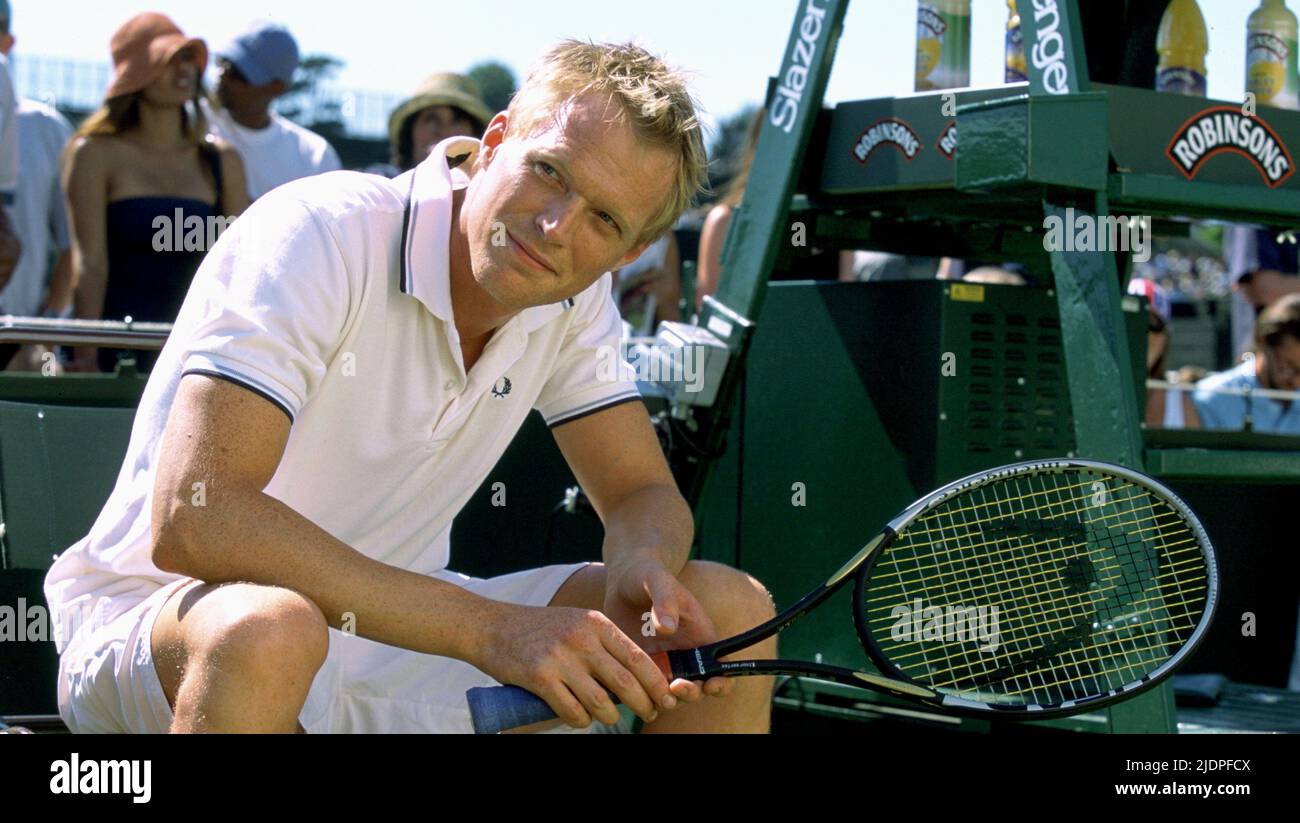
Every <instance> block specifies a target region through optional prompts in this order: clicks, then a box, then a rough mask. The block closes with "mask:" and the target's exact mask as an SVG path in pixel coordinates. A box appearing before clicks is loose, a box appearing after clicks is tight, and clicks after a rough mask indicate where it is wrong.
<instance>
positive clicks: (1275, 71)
mask: <svg viewBox="0 0 1300 823" xmlns="http://www.w3.org/2000/svg"><path fill="white" fill-rule="evenodd" d="M1296 85H1297V77H1296V41H1294V40H1290V39H1287V38H1283V37H1279V36H1278V35H1276V34H1274V33H1272V32H1267V31H1252V32H1250V33H1248V34H1247V35H1246V91H1248V92H1251V93H1253V94H1254V95H1255V99H1256V101H1258V102H1259V103H1262V104H1265V105H1269V106H1278V107H1279V108H1285V109H1294V108H1296V107H1297V105H1300V94H1297V91H1298V90H1297V88H1296Z"/></svg>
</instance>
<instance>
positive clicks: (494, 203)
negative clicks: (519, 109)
mask: <svg viewBox="0 0 1300 823" xmlns="http://www.w3.org/2000/svg"><path fill="white" fill-rule="evenodd" d="M616 105H617V104H616V103H612V102H607V101H605V100H604V99H602V98H601V97H599V96H597V95H586V96H583V97H580V98H577V99H575V100H573V101H571V102H570V103H569V104H567V105H566V106H565V107H564V108H563V109H562V110H561V112H560V113H559V116H558V117H556V119H555V122H554V123H553V124H552V125H551V126H550V127H549V128H547V129H546V130H545V131H543V132H540V133H538V134H535V135H533V136H531V137H524V136H522V135H517V134H511V133H510V132H509V123H508V118H507V115H506V114H505V113H504V112H503V113H501V114H498V115H497V116H496V117H495V118H493V120H492V122H491V124H489V126H488V130H487V133H486V135H485V136H484V141H483V150H482V155H481V157H480V160H479V162H480V170H479V172H478V173H477V174H475V175H474V177H473V179H472V181H471V183H470V186H469V190H468V191H467V192H466V194H465V202H464V205H463V206H462V209H461V219H462V225H464V226H465V231H466V234H467V239H468V242H469V253H470V263H471V266H472V268H473V272H474V279H475V280H476V281H477V282H478V284H479V286H481V287H482V288H483V289H484V290H485V291H486V292H487V293H488V294H489V295H490V296H491V297H492V298H493V299H494V300H495V301H496V302H498V303H500V304H501V305H502V306H503V307H505V308H507V309H509V310H519V309H523V308H527V307H528V306H539V305H545V304H547V303H555V302H559V301H560V300H563V299H565V298H569V297H573V296H574V295H576V294H578V293H579V292H581V291H582V290H583V289H585V288H587V287H588V286H590V285H591V284H592V283H593V282H595V281H596V280H597V279H598V278H599V277H600V276H601V275H602V274H604V273H605V272H607V271H609V270H611V269H614V268H618V267H619V266H620V265H624V264H626V263H629V262H631V261H632V260H635V259H636V257H637V256H638V255H640V253H641V251H642V250H643V249H644V248H645V244H644V243H641V244H637V245H636V246H635V247H634V245H633V244H634V243H636V240H637V238H638V237H639V236H640V234H641V232H642V231H643V230H644V229H645V228H646V227H647V226H648V225H649V223H650V221H651V219H652V218H653V216H654V215H655V213H657V211H658V210H659V208H661V207H662V205H663V204H664V202H665V201H666V200H667V198H668V195H669V192H670V189H671V186H672V180H673V175H674V173H675V168H676V166H675V162H674V158H673V155H672V153H671V152H670V151H668V150H666V149H663V148H660V147H657V146H652V145H649V144H647V143H646V142H645V141H644V139H643V138H641V137H640V136H639V135H638V134H637V133H636V132H635V131H634V130H633V129H632V127H631V126H630V125H627V124H626V123H622V122H617V123H609V122H607V121H608V120H610V119H611V118H612V117H613V114H614V112H615V111H616V109H615V108H614V107H615V106H616Z"/></svg>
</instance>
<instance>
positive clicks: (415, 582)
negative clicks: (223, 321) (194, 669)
mask: <svg viewBox="0 0 1300 823" xmlns="http://www.w3.org/2000/svg"><path fill="white" fill-rule="evenodd" d="M288 437H289V419H288V417H287V416H286V415H285V414H284V412H283V411H281V410H280V409H279V408H277V407H276V406H275V405H274V404H272V403H271V402H269V401H267V400H265V399H263V398H261V397H259V396H258V395H256V394H254V393H253V392H250V391H248V390H246V389H244V388H241V387H239V386H237V385H234V384H232V383H229V382H227V381H225V380H221V379H218V378H213V377H207V376H203V375H187V376H185V377H183V378H182V379H181V383H180V385H179V387H178V389H177V394H176V398H175V401H174V402H173V405H172V410H171V414H170V416H169V418H168V421H167V428H166V431H165V433H164V435H163V441H162V444H161V446H160V449H159V455H160V457H159V467H158V474H157V477H156V479H155V484H154V500H153V510H152V522H153V534H152V551H153V560H154V563H155V565H157V566H158V567H159V568H160V569H163V570H165V571H171V572H174V573H177V574H183V575H187V576H190V577H195V578H198V579H201V580H203V581H205V582H209V583H215V582H224V581H231V580H241V581H248V582H252V583H259V584H263V585H274V586H281V587H284V588H288V589H292V590H294V591H297V592H300V593H301V594H303V595H306V596H307V597H308V598H310V599H311V600H312V601H313V602H314V603H316V605H317V606H318V607H319V608H320V609H321V611H322V612H323V613H324V614H325V616H326V618H327V620H328V621H329V624H330V625H331V626H334V627H336V628H339V627H341V625H342V621H343V616H344V615H345V614H347V613H351V614H352V615H355V623H353V625H354V626H355V630H356V633H357V634H359V635H361V636H362V637H366V638H369V639H371V640H376V641H378V642H381V643H386V644H389V645H393V646H400V647H402V648H407V649H412V650H414V651H419V652H424V653H426V654H438V655H444V656H448V657H455V658H458V659H461V660H465V661H467V662H469V663H471V664H472V665H474V666H476V667H477V668H479V669H482V670H483V671H485V672H487V673H488V674H490V675H492V676H493V677H495V678H496V679H497V680H499V681H501V682H504V683H515V684H518V685H521V686H524V687H526V688H529V689H531V690H532V691H534V692H535V693H537V694H538V695H540V696H541V697H543V698H544V699H546V700H547V702H548V703H550V705H551V707H552V708H553V709H554V710H555V711H556V712H557V714H559V716H560V717H561V718H562V719H564V720H565V721H566V722H568V723H570V724H571V725H575V726H583V725H587V723H589V722H590V720H591V717H593V716H594V717H598V718H599V719H601V720H604V721H605V722H613V720H614V719H616V716H617V712H616V711H615V710H614V709H613V706H612V704H610V703H609V701H608V699H607V698H606V696H605V688H606V687H608V688H611V689H613V690H614V691H615V692H616V693H617V694H618V695H619V697H620V699H621V700H622V702H624V703H625V704H627V705H628V706H630V707H631V708H633V710H635V711H636V712H637V713H638V714H639V715H641V716H642V717H643V718H647V719H648V718H649V717H651V716H652V715H653V713H654V712H655V704H656V703H659V704H661V705H663V704H664V701H665V699H666V698H667V696H668V688H667V683H666V682H664V680H663V677H662V675H660V674H659V671H658V669H657V668H656V667H655V664H654V663H653V662H652V661H651V660H650V658H649V657H648V656H647V655H646V654H645V653H644V652H642V651H641V650H640V649H639V648H637V647H636V645H635V644H634V643H632V642H631V641H630V640H629V639H628V638H626V637H625V636H624V635H623V634H622V633H621V632H619V631H618V629H617V628H615V626H614V624H613V623H612V622H611V621H610V620H609V619H608V618H606V617H605V616H604V615H601V614H600V613H599V612H587V611H584V610H582V609H558V608H557V609H552V608H539V607H529V606H518V605H513V604H508V603H501V602H498V601H494V600H489V599H486V598H482V597H479V596H477V595H474V594H471V593H470V592H468V591H466V590H464V589H463V588H461V587H459V586H455V585H453V584H450V583H444V582H442V581H440V580H435V579H433V578H430V577H426V576H424V575H421V574H417V573H414V572H409V571H405V570H403V569H398V568H395V567H393V566H389V565H387V564H385V563H381V562H379V561H377V560H374V559H372V558H369V557H366V556H365V555H363V554H361V553H360V552H358V551H356V550H355V549H353V548H352V547H350V546H348V545H347V544H345V543H343V542H342V541H340V540H338V539H336V538H335V537H333V536H332V535H330V534H329V533H328V532H326V531H325V530H324V529H321V528H320V527H319V526H317V525H316V524H314V523H312V522H311V521H310V520H308V519H307V518H306V517H304V516H302V515H301V514H299V513H298V512H296V511H294V510H293V509H292V508H290V507H289V506H287V505H285V504H284V503H283V502H282V501H279V500H277V499H275V498H273V497H271V496H270V495H267V494H265V493H264V492H263V491H262V490H263V489H265V488H266V485H267V484H268V483H269V482H270V480H271V478H272V477H273V476H274V475H275V471H276V467H277V466H278V465H279V462H280V459H281V457H282V456H283V454H284V448H285V444H286V442H287V441H288ZM196 484H202V485H201V486H199V485H196ZM199 491H202V493H203V495H202V497H201V498H196V497H195V495H196V493H198V492H199ZM196 501H200V502H202V503H203V504H204V505H196ZM602 684H603V685H602Z"/></svg>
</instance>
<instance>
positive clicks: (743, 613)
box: [679, 560, 776, 631]
mask: <svg viewBox="0 0 1300 823" xmlns="http://www.w3.org/2000/svg"><path fill="white" fill-rule="evenodd" d="M679 579H680V580H681V581H682V583H683V585H685V586H686V588H688V589H690V590H691V594H693V595H695V598H696V599H697V600H699V601H700V605H702V606H704V609H705V611H707V612H708V613H709V616H710V617H712V618H713V620H714V622H715V623H725V624H727V626H728V627H729V628H730V629H731V630H733V631H742V630H744V629H746V628H749V627H751V626H757V625H758V624H760V623H762V622H763V621H765V620H768V619H770V618H771V617H773V616H774V615H775V614H776V608H775V606H774V604H773V602H772V595H771V594H769V593H768V591H767V588H766V587H764V586H763V584H762V583H760V582H759V581H758V580H757V579H755V578H754V577H753V576H751V575H749V574H746V573H745V572H743V571H740V570H739V569H733V568H732V567H730V566H724V565H722V564H721V563H714V562H711V561H708V560H692V561H690V562H689V563H687V564H686V567H685V568H684V569H682V573H681V575H679ZM718 628H719V630H720V631H725V630H723V628H722V626H721V625H719V626H718Z"/></svg>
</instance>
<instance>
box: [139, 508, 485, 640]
mask: <svg viewBox="0 0 1300 823" xmlns="http://www.w3.org/2000/svg"><path fill="white" fill-rule="evenodd" d="M211 496H213V495H210V497H211ZM215 496H217V497H219V498H220V499H219V500H213V499H209V500H208V501H207V505H206V506H205V507H204V511H203V512H202V513H200V514H198V515H197V516H193V517H191V518H190V519H189V521H188V526H187V527H186V528H184V529H177V531H178V532H180V533H181V534H182V535H183V538H173V537H171V536H170V535H166V534H164V535H162V536H161V540H163V541H170V542H180V543H182V544H183V547H181V548H179V549H173V550H171V551H167V552H163V554H164V555H165V556H166V557H167V558H168V561H167V563H166V565H167V566H169V567H170V568H168V569H167V570H169V571H175V572H177V573H180V574H185V575H188V576H191V577H195V578H198V579H200V580H203V581H205V582H208V583H218V582H226V581H233V580H242V581H248V582H252V583H260V584H263V585H273V586H281V587H284V588H288V589H293V590H294V591H297V592H300V593H302V594H304V595H306V596H307V597H309V598H310V599H311V600H312V601H313V602H314V603H316V605H317V606H318V607H320V609H321V611H322V612H323V613H324V615H325V618H326V620H327V621H328V622H329V624H330V626H332V627H334V628H344V629H349V627H350V630H354V631H355V633H356V634H358V635H360V636H362V637H365V638H368V639H371V640H375V641H378V642H381V643H387V644H389V645H393V646H400V647H402V648H406V649H412V650H414V651H418V652H424V653H426V654H437V655H444V656H447V657H455V658H458V659H461V660H467V661H469V662H471V663H474V662H475V661H476V660H477V659H478V656H479V654H480V653H481V651H482V648H483V646H484V644H486V643H489V642H490V631H491V627H492V625H493V624H494V622H495V618H496V617H497V616H498V615H499V614H500V612H501V610H502V608H503V604H500V603H497V602H495V601H492V600H488V599H486V598H483V597H479V596H477V595H474V594H472V593H470V592H468V591H466V590H465V589H463V588H461V587H460V586H456V585H454V584H451V583H445V582H443V581H441V580H436V579H434V578H431V577H426V576H424V575H422V574H417V573H415V572H409V571H405V570H403V569H399V568H396V567H394V566H390V565H387V564H385V563H382V562H380V561H378V560H375V559H373V558H370V557H367V556H365V555H363V554H362V553H360V552H358V551H357V550H355V549H353V548H352V547H351V546H348V545H347V544H346V543H343V542H342V541H340V540H338V539H336V538H335V537H333V536H332V535H331V534H329V533H328V532H326V531H325V530H324V529H322V528H320V527H319V526H317V525H316V524H315V523H313V522H311V521H310V520H308V519H307V518H306V517H304V516H302V515H301V514H299V513H298V512H296V511H294V510H293V509H292V508H290V507H289V506H287V505H285V504H284V503H283V502H281V501H280V500H277V499H275V498H273V497H271V496H270V495H267V494H265V493H263V492H245V491H236V492H231V491H225V492H218V493H217V494H216V495H215ZM349 618H350V619H349Z"/></svg>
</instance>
